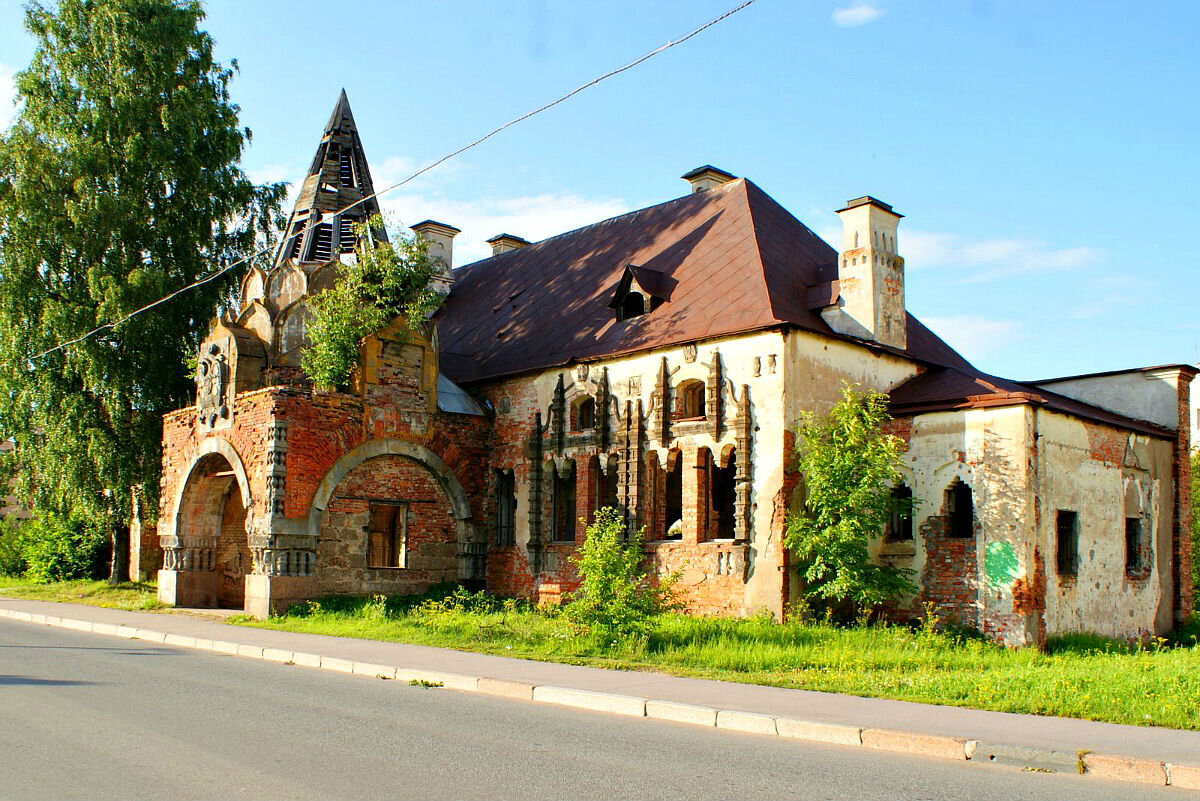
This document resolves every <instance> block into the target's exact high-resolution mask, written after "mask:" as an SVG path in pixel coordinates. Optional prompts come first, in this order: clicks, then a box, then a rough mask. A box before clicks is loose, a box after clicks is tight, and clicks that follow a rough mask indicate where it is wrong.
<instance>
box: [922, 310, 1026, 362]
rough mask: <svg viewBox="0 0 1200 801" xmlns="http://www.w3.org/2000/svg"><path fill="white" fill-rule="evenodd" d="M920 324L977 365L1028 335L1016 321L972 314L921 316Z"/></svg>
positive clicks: (1009, 347)
mask: <svg viewBox="0 0 1200 801" xmlns="http://www.w3.org/2000/svg"><path fill="white" fill-rule="evenodd" d="M921 321H922V322H923V323H925V325H927V326H929V328H930V329H932V330H933V332H934V333H936V334H937V335H938V336H940V337H941V338H942V339H944V340H946V342H947V343H949V345H950V346H951V347H952V348H954V349H955V350H957V351H958V352H959V353H961V354H962V355H963V356H965V357H966V358H967V360H968V361H970V362H973V363H976V364H978V363H979V360H980V359H981V358H984V357H986V356H988V355H990V354H992V353H1001V352H1004V351H1006V350H1009V349H1011V348H1012V345H1013V341H1014V340H1020V339H1023V338H1024V336H1025V334H1024V332H1023V331H1022V330H1021V326H1020V324H1019V323H1018V322H1017V321H1015V320H996V319H992V318H990V317H981V316H978V315H972V314H957V315H951V316H948V317H922V318H921Z"/></svg>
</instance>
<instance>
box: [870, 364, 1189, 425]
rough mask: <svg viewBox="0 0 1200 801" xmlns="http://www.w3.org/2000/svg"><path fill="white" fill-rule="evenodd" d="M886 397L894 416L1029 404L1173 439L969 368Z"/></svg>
mask: <svg viewBox="0 0 1200 801" xmlns="http://www.w3.org/2000/svg"><path fill="white" fill-rule="evenodd" d="M890 398H891V402H890V403H889V409H890V410H891V413H892V414H893V415H895V416H908V415H915V414H922V413H925V412H940V411H952V410H955V409H979V408H984V407H988V406H1012V405H1015V404H1020V403H1029V404H1034V405H1037V406H1043V407H1045V408H1047V409H1051V410H1053V411H1056V412H1062V413H1064V414H1070V415H1074V416H1076V417H1082V418H1084V419H1087V420H1094V421H1096V422H1100V423H1107V424H1109V425H1113V426H1117V427H1118V428H1125V429H1129V430H1132V431H1138V432H1140V433H1143V434H1150V435H1153V436H1156V437H1166V438H1168V439H1174V438H1175V432H1174V431H1172V430H1171V429H1169V428H1164V427H1163V426H1159V425H1155V424H1154V423H1147V422H1145V421H1143V420H1134V419H1132V418H1129V417H1125V416H1123V415H1120V414H1116V413H1114V412H1110V411H1108V410H1106V409H1101V408H1100V407H1099V406H1092V405H1091V404H1090V403H1084V402H1082V401H1077V400H1075V399H1074V398H1068V397H1066V396H1065V395H1059V394H1058V393H1056V392H1050V391H1048V390H1045V389H1042V388H1041V387H1035V386H1032V385H1029V384H1024V383H1021V382H1019V381H1010V380H1009V379H1006V378H997V377H996V376H991V375H986V374H984V373H980V372H978V371H976V370H973V369H967V370H962V369H956V368H953V367H936V368H933V369H931V370H929V371H927V372H925V373H922V374H921V375H919V376H916V377H915V378H912V379H910V380H908V381H906V382H905V383H903V384H901V385H900V386H898V387H896V388H895V389H894V390H892V392H891V395H890Z"/></svg>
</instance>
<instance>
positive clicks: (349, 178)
mask: <svg viewBox="0 0 1200 801" xmlns="http://www.w3.org/2000/svg"><path fill="white" fill-rule="evenodd" d="M340 155H341V158H340V159H339V161H338V183H339V184H341V185H342V186H354V166H353V163H352V162H351V159H350V148H348V147H347V148H343V149H342V152H341V154H340Z"/></svg>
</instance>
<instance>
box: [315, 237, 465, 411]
mask: <svg viewBox="0 0 1200 801" xmlns="http://www.w3.org/2000/svg"><path fill="white" fill-rule="evenodd" d="M382 228H383V221H382V220H381V219H380V218H379V217H378V216H375V217H373V218H372V219H371V220H370V221H369V222H368V223H366V224H364V225H360V226H359V227H358V231H357V234H358V237H359V245H358V248H357V250H356V257H357V260H356V261H355V262H354V263H352V264H343V265H341V266H340V267H339V268H338V280H337V281H336V282H335V283H334V284H333V286H331V287H330V288H329V289H327V290H325V291H324V292H321V293H320V294H318V295H316V296H314V297H313V298H312V299H311V300H310V301H309V303H310V304H311V307H312V310H313V318H312V322H311V323H309V325H308V334H309V337H310V339H311V341H312V345H311V347H309V348H308V349H306V350H305V351H304V353H303V354H301V357H300V365H301V367H303V368H304V372H305V374H306V375H307V376H308V377H309V378H310V379H312V382H313V384H314V385H315V386H317V387H318V388H320V389H338V388H341V387H344V386H345V385H346V384H347V383H348V382H349V380H350V374H351V373H352V372H353V371H354V368H355V367H356V366H357V365H358V357H359V352H358V349H359V346H360V345H361V344H362V340H363V338H364V337H366V336H368V335H370V334H373V333H375V332H376V331H378V330H380V329H381V328H383V327H384V326H385V325H387V323H388V322H389V321H391V320H392V319H393V318H395V317H397V316H399V315H403V319H404V320H405V321H406V322H407V324H408V326H409V328H411V329H414V330H415V328H416V326H417V325H419V324H420V323H422V322H424V320H425V317H426V315H427V314H428V313H429V312H431V311H433V310H434V309H436V308H437V307H438V304H440V303H441V301H442V298H443V296H442V295H441V294H439V293H438V292H436V291H434V290H433V289H432V288H431V287H430V283H429V282H430V279H431V278H433V276H434V275H435V274H436V272H437V269H438V268H437V263H436V262H435V261H434V260H433V259H432V258H431V257H430V256H429V246H428V244H427V243H425V242H424V241H422V240H420V239H418V238H416V237H413V236H404V235H402V234H393V235H392V237H391V238H392V239H393V240H394V241H393V242H391V243H388V242H382V241H379V236H378V232H379V231H380V230H382Z"/></svg>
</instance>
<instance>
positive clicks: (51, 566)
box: [20, 514, 109, 584]
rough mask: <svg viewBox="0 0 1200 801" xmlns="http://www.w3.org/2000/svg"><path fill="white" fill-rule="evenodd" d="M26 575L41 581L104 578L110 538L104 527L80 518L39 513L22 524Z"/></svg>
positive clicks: (21, 538) (22, 544)
mask: <svg viewBox="0 0 1200 801" xmlns="http://www.w3.org/2000/svg"><path fill="white" fill-rule="evenodd" d="M20 543H21V553H22V555H23V556H24V559H25V562H26V567H25V573H24V577H25V578H27V579H30V580H32V581H36V582H40V583H43V584H45V583H49V582H52V581H70V580H71V579H82V578H101V577H103V576H104V575H105V574H106V573H107V569H106V568H107V565H106V563H107V561H108V546H109V539H108V535H107V533H106V532H105V531H104V529H103V528H101V527H99V526H95V525H91V524H89V523H88V522H86V521H84V520H80V519H70V520H66V519H63V518H60V517H56V516H54V515H50V514H37V515H34V516H33V517H32V518H30V519H29V520H27V521H25V523H24V524H23V525H22V526H21V534H20Z"/></svg>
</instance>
